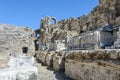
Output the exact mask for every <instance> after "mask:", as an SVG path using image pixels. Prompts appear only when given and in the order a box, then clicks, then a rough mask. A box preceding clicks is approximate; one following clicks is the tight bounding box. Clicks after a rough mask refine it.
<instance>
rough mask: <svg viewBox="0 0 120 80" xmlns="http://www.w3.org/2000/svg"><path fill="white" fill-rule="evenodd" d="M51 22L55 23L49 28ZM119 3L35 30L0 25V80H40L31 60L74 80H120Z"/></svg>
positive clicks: (104, 3) (108, 0)
mask: <svg viewBox="0 0 120 80" xmlns="http://www.w3.org/2000/svg"><path fill="white" fill-rule="evenodd" d="M51 21H54V23H51ZM119 21H120V0H99V5H98V6H96V7H95V8H94V9H93V10H92V11H91V12H90V13H89V14H87V15H83V16H81V17H78V18H72V17H71V18H69V19H64V20H61V21H57V19H56V18H54V17H49V16H46V17H45V18H42V19H41V23H40V27H39V29H37V30H35V31H32V30H31V29H29V28H27V27H18V26H13V25H5V24H0V80H38V69H37V67H35V66H34V58H33V56H34V57H35V58H36V60H37V61H39V62H41V63H42V64H44V65H46V66H48V67H50V68H52V69H53V70H54V71H62V72H63V73H64V74H65V75H66V76H67V77H69V78H71V79H73V80H120V22H119Z"/></svg>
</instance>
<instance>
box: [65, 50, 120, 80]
mask: <svg viewBox="0 0 120 80" xmlns="http://www.w3.org/2000/svg"><path fill="white" fill-rule="evenodd" d="M119 53H120V51H119V50H89V51H87V50H85V51H70V52H69V53H67V55H66V58H65V74H66V75H67V76H68V77H70V78H72V79H75V80H84V79H85V80H90V79H91V80H119V79H120V72H119V71H120V62H119V61H120V59H119V57H120V55H119Z"/></svg>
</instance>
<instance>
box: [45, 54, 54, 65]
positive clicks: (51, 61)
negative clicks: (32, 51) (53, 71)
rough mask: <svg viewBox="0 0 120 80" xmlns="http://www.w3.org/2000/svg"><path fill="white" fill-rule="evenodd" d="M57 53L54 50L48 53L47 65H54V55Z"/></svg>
mask: <svg viewBox="0 0 120 80" xmlns="http://www.w3.org/2000/svg"><path fill="white" fill-rule="evenodd" d="M54 55H55V53H54V52H49V53H47V54H46V59H45V61H46V65H47V66H52V65H53V57H54Z"/></svg>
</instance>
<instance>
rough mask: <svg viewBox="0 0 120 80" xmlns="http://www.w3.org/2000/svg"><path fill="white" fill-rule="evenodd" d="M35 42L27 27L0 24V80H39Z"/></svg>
mask: <svg viewBox="0 0 120 80" xmlns="http://www.w3.org/2000/svg"><path fill="white" fill-rule="evenodd" d="M34 40H35V36H34V32H33V31H32V30H31V29H29V28H27V27H18V26H13V25H5V24H0V80H37V75H38V70H37V68H36V67H35V66H34V58H33V57H32V56H34V53H35V46H34Z"/></svg>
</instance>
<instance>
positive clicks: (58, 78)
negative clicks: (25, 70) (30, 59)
mask: <svg viewBox="0 0 120 80" xmlns="http://www.w3.org/2000/svg"><path fill="white" fill-rule="evenodd" d="M35 66H36V67H37V68H38V80H72V79H69V78H68V77H66V76H65V75H64V74H63V72H60V71H58V72H55V71H53V70H52V69H50V68H49V69H48V68H47V66H43V65H42V64H41V63H37V62H35Z"/></svg>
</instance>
